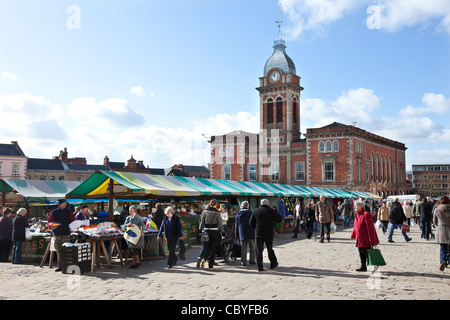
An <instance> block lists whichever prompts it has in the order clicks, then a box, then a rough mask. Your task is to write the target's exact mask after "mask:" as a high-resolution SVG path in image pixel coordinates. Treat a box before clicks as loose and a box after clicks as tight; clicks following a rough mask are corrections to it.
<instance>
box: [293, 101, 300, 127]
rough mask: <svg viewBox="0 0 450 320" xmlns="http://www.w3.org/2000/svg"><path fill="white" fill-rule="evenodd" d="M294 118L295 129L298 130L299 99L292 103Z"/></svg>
mask: <svg viewBox="0 0 450 320" xmlns="http://www.w3.org/2000/svg"><path fill="white" fill-rule="evenodd" d="M292 117H293V118H294V120H293V122H294V129H295V130H297V123H298V122H299V121H298V120H299V119H298V113H297V99H296V98H294V101H293V102H292Z"/></svg>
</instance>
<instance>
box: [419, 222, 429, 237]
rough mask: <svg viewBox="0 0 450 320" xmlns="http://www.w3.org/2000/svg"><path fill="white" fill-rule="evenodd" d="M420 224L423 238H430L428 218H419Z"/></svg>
mask: <svg viewBox="0 0 450 320" xmlns="http://www.w3.org/2000/svg"><path fill="white" fill-rule="evenodd" d="M420 224H421V225H422V238H423V239H427V240H429V239H430V232H431V223H430V221H429V220H421V221H420Z"/></svg>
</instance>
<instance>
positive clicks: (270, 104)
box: [267, 99, 273, 123]
mask: <svg viewBox="0 0 450 320" xmlns="http://www.w3.org/2000/svg"><path fill="white" fill-rule="evenodd" d="M267 123H273V100H272V99H269V100H267Z"/></svg>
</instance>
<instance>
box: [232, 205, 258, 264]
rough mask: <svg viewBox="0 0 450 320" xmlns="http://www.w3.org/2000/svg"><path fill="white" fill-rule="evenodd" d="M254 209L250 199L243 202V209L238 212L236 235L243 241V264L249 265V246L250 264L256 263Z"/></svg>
mask: <svg viewBox="0 0 450 320" xmlns="http://www.w3.org/2000/svg"><path fill="white" fill-rule="evenodd" d="M252 213H253V212H252V211H251V210H250V208H249V203H248V201H243V202H242V203H241V210H240V211H239V212H238V213H237V214H236V222H235V228H234V230H235V235H236V239H238V240H239V241H240V242H241V264H242V265H243V266H246V265H247V248H248V250H249V251H250V264H256V251H255V250H256V248H255V231H254V230H253V229H252V227H251V226H250V217H251V216H252Z"/></svg>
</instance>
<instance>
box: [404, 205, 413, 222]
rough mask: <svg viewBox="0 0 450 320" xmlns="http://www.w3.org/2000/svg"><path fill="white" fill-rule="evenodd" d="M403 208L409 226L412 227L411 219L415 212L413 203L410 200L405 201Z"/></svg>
mask: <svg viewBox="0 0 450 320" xmlns="http://www.w3.org/2000/svg"><path fill="white" fill-rule="evenodd" d="M402 208H403V213H404V214H405V217H406V221H407V223H408V226H410V225H411V224H410V221H411V218H412V217H413V210H412V207H411V202H410V201H409V200H407V201H403V207H402Z"/></svg>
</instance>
